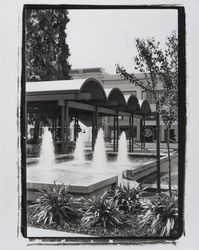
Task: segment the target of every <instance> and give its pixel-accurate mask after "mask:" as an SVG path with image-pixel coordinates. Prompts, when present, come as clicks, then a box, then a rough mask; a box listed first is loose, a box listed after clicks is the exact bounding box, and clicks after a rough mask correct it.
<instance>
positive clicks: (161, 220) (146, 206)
mask: <svg viewBox="0 0 199 250" xmlns="http://www.w3.org/2000/svg"><path fill="white" fill-rule="evenodd" d="M140 202H141V206H142V208H143V212H142V213H141V215H140V216H139V217H140V223H141V226H142V227H143V226H144V225H146V224H147V226H148V232H149V233H150V234H152V235H154V236H156V235H159V236H171V235H172V234H174V233H176V231H177V221H178V197H177V194H176V193H175V192H173V193H172V195H171V197H170V196H169V195H168V194H166V193H161V194H157V195H156V196H154V197H150V198H149V197H146V198H142V200H141V201H140Z"/></svg>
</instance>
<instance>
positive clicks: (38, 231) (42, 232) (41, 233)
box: [27, 227, 94, 237]
mask: <svg viewBox="0 0 199 250" xmlns="http://www.w3.org/2000/svg"><path fill="white" fill-rule="evenodd" d="M27 236H28V237H94V236H90V235H86V234H76V233H68V232H61V231H57V230H51V229H43V228H36V227H28V228H27Z"/></svg>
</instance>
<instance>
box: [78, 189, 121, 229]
mask: <svg viewBox="0 0 199 250" xmlns="http://www.w3.org/2000/svg"><path fill="white" fill-rule="evenodd" d="M84 205H85V207H86V208H87V210H86V212H85V213H84V215H83V217H82V224H83V225H84V226H85V227H91V226H95V225H100V226H102V227H103V228H104V230H106V229H107V228H108V227H110V226H122V225H123V216H122V213H121V212H120V211H119V210H118V205H117V202H116V201H114V200H113V199H109V198H108V196H107V193H106V192H105V193H104V194H103V195H102V196H96V197H92V199H88V200H87V201H86V202H85V204H84Z"/></svg>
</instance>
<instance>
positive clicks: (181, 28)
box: [19, 4, 186, 245]
mask: <svg viewBox="0 0 199 250" xmlns="http://www.w3.org/2000/svg"><path fill="white" fill-rule="evenodd" d="M28 9H67V10H69V11H70V9H73V10H74V9H78V10H80V9H81V10H87V9H91V10H92V9H93V10H94V9H100V10H103V9H104V10H105V9H106V10H107V9H108V10H111V9H118V10H125V9H126V10H128V9H129V10H130V9H146V10H147V9H159V10H161V9H168V10H171V9H174V10H177V12H178V60H179V61H178V65H179V67H178V83H179V84H178V153H179V154H178V203H179V206H178V209H179V210H178V212H179V217H178V235H177V237H175V238H174V237H96V238H93V237H92V238H91V237H89V236H88V237H28V239H29V240H30V242H34V240H35V239H42V240H43V244H45V245H46V244H50V243H49V242H51V243H52V242H55V241H56V242H57V245H64V244H82V245H85V244H107V243H108V244H110V243H111V244H125V245H126V244H140V243H142V244H143V243H153V244H154V243H160V242H174V241H175V240H177V239H179V238H180V237H181V236H182V235H183V234H185V228H184V192H185V154H186V46H185V41H186V34H185V27H186V26H185V8H184V7H183V6H179V5H70V4H68V5H67V4H66V5H59V4H58V5H47V4H45V5H43V4H41V5H39V4H27V5H24V6H23V18H22V62H21V63H22V71H21V101H20V125H21V130H20V132H21V138H20V145H21V169H20V170H21V180H19V181H20V182H21V224H20V227H21V233H22V235H23V237H24V238H27V211H26V209H27V207H26V202H27V200H26V138H25V136H26V135H25V131H26V124H25V120H26V119H25V118H26V94H25V93H26V87H25V11H26V10H28ZM63 239H64V240H65V242H64V243H63ZM32 244H33V243H32Z"/></svg>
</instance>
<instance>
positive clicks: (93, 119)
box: [92, 112, 96, 151]
mask: <svg viewBox="0 0 199 250" xmlns="http://www.w3.org/2000/svg"><path fill="white" fill-rule="evenodd" d="M92 116H93V117H92V151H94V147H95V124H96V122H95V118H96V116H95V112H93V115H92Z"/></svg>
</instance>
